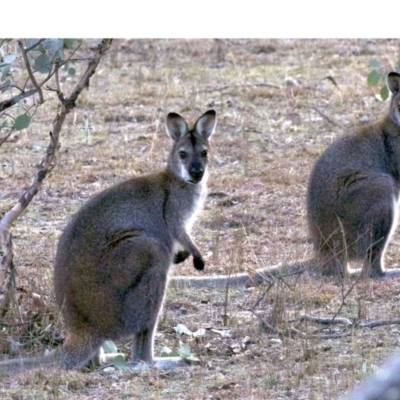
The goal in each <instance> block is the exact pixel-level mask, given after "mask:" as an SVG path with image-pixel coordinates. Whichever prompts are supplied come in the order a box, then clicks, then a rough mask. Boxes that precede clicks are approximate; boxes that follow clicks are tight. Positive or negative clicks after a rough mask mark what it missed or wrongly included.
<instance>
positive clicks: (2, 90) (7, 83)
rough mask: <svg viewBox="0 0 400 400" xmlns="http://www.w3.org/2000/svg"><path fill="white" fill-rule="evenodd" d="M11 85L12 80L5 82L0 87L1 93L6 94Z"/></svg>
mask: <svg viewBox="0 0 400 400" xmlns="http://www.w3.org/2000/svg"><path fill="white" fill-rule="evenodd" d="M10 85H11V80H10V79H6V80H5V81H4V83H3V84H2V85H1V87H0V90H1V92H5V91H6V90H7V89H8V87H9V86H10Z"/></svg>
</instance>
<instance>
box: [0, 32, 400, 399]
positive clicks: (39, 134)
mask: <svg viewBox="0 0 400 400" xmlns="http://www.w3.org/2000/svg"><path fill="white" fill-rule="evenodd" d="M398 50H399V43H398V41H395V40H366V39H362V40H355V39H352V40H317V39H315V40H294V39H282V40H237V39H235V40H117V41H115V42H114V43H113V46H112V49H111V51H110V53H109V54H107V56H106V57H105V58H104V59H103V60H102V62H101V65H100V66H99V68H98V71H97V73H96V75H95V77H94V78H93V79H92V82H91V87H90V90H89V91H87V92H85V93H84V95H83V96H82V97H81V98H80V101H79V104H78V107H77V109H76V111H75V114H74V115H72V116H70V117H69V118H68V121H67V123H66V124H65V126H64V129H63V132H62V136H61V142H62V147H61V151H60V154H59V157H58V164H57V166H56V168H55V169H54V170H53V172H52V174H51V176H49V177H48V179H47V180H46V182H45V184H44V186H43V190H42V191H41V192H40V193H39V194H38V195H37V196H36V198H35V199H34V201H33V202H32V204H31V205H30V207H29V209H28V210H27V211H26V212H25V214H23V216H21V218H20V219H19V220H18V221H17V223H16V225H15V227H14V230H13V234H14V237H15V244H16V247H17V249H16V257H15V263H16V267H17V269H18V278H17V279H18V281H17V284H18V293H17V297H16V301H15V303H14V305H13V308H12V310H10V312H9V314H8V317H7V322H9V323H13V322H19V321H26V320H27V319H29V318H31V317H33V316H35V315H37V318H36V320H35V322H34V323H33V324H32V325H31V326H30V327H29V329H26V330H24V329H22V328H20V327H16V328H13V329H10V328H3V329H2V331H1V336H0V346H1V347H2V349H3V350H2V351H3V353H4V354H3V358H7V357H9V355H8V354H7V349H8V347H9V346H8V344H9V342H10V340H15V341H19V342H20V343H21V346H20V347H19V350H18V352H21V353H22V354H37V353H41V352H43V351H44V350H45V349H49V348H52V347H53V346H54V345H53V344H52V342H51V340H52V338H53V337H54V330H55V331H56V332H62V321H61V320H60V319H59V316H58V313H57V310H56V308H55V306H54V295H53V289H52V259H53V256H54V252H55V247H56V243H57V238H58V236H59V234H60V231H61V230H62V228H63V226H65V224H66V222H67V221H68V220H69V218H70V216H71V214H72V213H73V212H75V211H76V210H77V209H78V208H79V207H80V206H81V205H82V204H83V203H84V202H85V201H86V199H87V198H88V197H89V196H90V195H92V194H94V193H96V192H98V191H99V190H101V189H103V188H106V187H108V186H110V185H112V184H114V183H116V182H119V181H121V180H123V179H125V178H128V177H130V176H132V175H138V174H142V173H145V172H148V171H151V170H154V169H158V168H162V167H163V165H164V164H165V160H166V156H167V154H168V148H169V146H170V143H169V139H168V137H167V136H166V134H165V133H164V132H165V126H164V123H165V117H166V114H167V113H168V112H171V111H174V112H178V113H180V114H181V115H183V116H184V117H185V118H187V119H188V120H191V121H194V120H195V119H196V118H197V117H198V116H199V115H200V114H201V113H203V112H204V111H206V110H207V109H209V108H214V109H215V110H216V111H217V113H218V128H217V131H216V133H215V135H214V136H213V138H212V145H213V149H212V158H211V165H210V180H209V197H208V199H207V202H206V206H205V209H204V211H203V213H202V214H201V216H200V218H199V221H198V223H197V225H196V226H195V227H194V231H193V236H194V237H195V239H196V241H197V243H198V245H199V247H200V249H201V250H202V251H203V253H204V255H205V258H206V261H207V265H206V269H205V271H204V273H206V274H221V273H232V272H237V271H244V270H250V271H251V270H253V269H256V268H260V267H264V266H268V265H274V264H277V263H279V262H285V261H291V260H299V259H306V258H309V257H311V247H310V243H309V240H308V235H307V228H306V215H305V193H306V185H307V179H308V176H309V173H310V170H311V168H312V165H313V163H314V162H315V160H316V158H317V157H318V156H319V155H320V154H321V152H322V151H323V150H324V149H325V148H326V146H327V145H328V144H329V143H330V142H331V141H332V139H334V138H335V137H337V136H338V135H341V134H343V133H344V132H346V131H347V130H349V129H353V128H354V127H357V126H359V125H360V124H362V123H363V122H362V121H365V120H367V119H371V120H372V119H375V118H377V117H379V116H381V115H383V114H384V113H385V112H386V109H387V104H385V103H383V102H381V101H379V100H378V99H377V98H376V96H375V94H376V92H377V91H378V90H377V89H376V88H373V89H371V88H368V87H367V84H366V77H367V74H368V72H369V71H370V68H369V66H368V65H369V62H370V60H372V59H378V60H379V61H381V63H382V65H383V69H384V70H385V71H390V70H392V69H393V68H394V65H395V63H396V60H397V57H398ZM83 56H84V54H83ZM327 77H331V78H333V80H334V82H335V83H336V85H335V84H334V82H333V81H332V79H326V78H327ZM70 79H72V81H71V82H68V81H67V82H65V87H66V88H67V87H68V84H69V83H74V81H73V79H76V78H70ZM66 90H67V89H66ZM56 104H57V103H56V100H49V101H48V103H47V104H46V105H45V106H43V107H42V108H41V109H40V110H39V111H38V113H37V114H36V117H35V118H36V119H35V123H33V124H32V125H31V126H30V127H29V128H28V129H27V130H26V131H23V132H22V133H20V134H18V135H15V136H14V137H13V138H12V140H11V141H10V142H8V143H6V144H4V145H3V146H2V147H1V148H0V185H1V186H0V187H1V189H0V212H5V211H7V210H8V209H9V208H10V207H11V206H12V205H13V204H15V202H16V201H17V199H18V197H19V195H20V194H21V191H22V190H23V189H24V188H25V187H27V185H29V183H30V181H31V179H32V177H33V175H34V174H35V171H36V169H35V168H36V164H37V163H38V162H39V161H40V159H41V157H42V155H43V152H44V151H45V148H46V147H47V135H48V129H49V126H50V123H51V122H52V119H53V118H54V112H55V107H56ZM399 245H400V243H399V236H395V237H394V239H393V241H392V243H391V245H390V246H389V251H388V254H387V257H386V264H387V266H388V267H396V266H398V264H399V263H400V257H399V256H398V251H397V249H398V248H399ZM173 273H174V274H184V275H194V274H197V273H196V272H195V271H194V269H193V267H192V265H191V262H185V264H183V265H179V266H177V268H176V271H174V272H173ZM354 283H355V282H354V280H348V281H347V280H346V281H344V282H340V281H338V280H334V279H332V280H329V279H324V280H318V281H315V280H311V279H309V278H308V277H307V276H304V277H301V278H300V279H299V278H298V277H292V278H290V279H289V278H288V279H285V281H279V282H276V283H275V284H274V285H273V286H272V287H271V288H269V289H268V288H267V287H266V286H262V287H257V288H249V289H246V288H239V289H229V290H225V289H212V290H211V289H190V288H183V289H179V290H178V289H171V290H169V292H168V296H167V300H166V303H165V307H164V313H163V316H162V318H161V321H160V325H159V333H158V334H157V337H156V348H155V351H156V354H159V353H160V350H161V348H162V347H163V346H165V345H167V346H169V347H171V348H175V347H177V346H178V342H179V339H181V340H182V341H183V342H185V343H189V344H190V346H191V350H192V352H193V353H194V354H196V355H197V356H198V357H199V359H200V363H198V364H196V365H193V366H191V367H190V368H187V369H183V370H175V371H172V372H157V371H145V372H142V373H140V374H137V373H136V374H134V373H131V372H127V371H119V370H115V369H111V370H106V371H104V370H96V371H94V372H90V373H87V372H85V373H83V372H77V371H75V372H68V373H66V372H60V371H56V370H55V371H52V370H50V371H49V370H42V371H29V372H24V373H21V374H18V375H16V376H13V377H8V378H4V379H3V380H2V382H1V383H0V396H1V398H4V399H53V398H65V399H193V400H194V399H196V400H197V399H207V400H211V399H212V400H214V399H228V398H229V399H282V400H283V399H309V400H311V399H315V400H316V399H335V398H337V397H338V396H339V395H341V394H343V393H345V392H346V391H347V390H348V389H349V388H351V387H353V386H354V385H355V384H356V382H357V381H359V380H360V379H362V378H363V377H365V376H366V375H368V374H369V373H370V372H371V371H373V369H374V367H375V366H377V365H379V364H380V363H381V362H382V360H383V359H384V358H385V357H386V356H387V355H388V354H390V353H392V351H393V350H394V349H395V348H396V347H397V346H398V342H399V338H400V329H399V327H398V325H395V324H392V325H385V326H381V327H376V328H373V329H362V328H359V327H358V328H357V327H356V328H354V329H353V330H351V329H345V330H344V328H343V326H342V325H339V326H331V327H330V328H324V327H323V326H321V325H318V324H315V323H310V322H308V323H304V322H303V323H302V322H295V321H296V319H297V318H298V317H299V316H300V315H301V314H304V313H308V314H311V315H314V316H331V317H332V316H334V315H336V314H338V316H340V317H346V318H348V319H350V320H351V321H357V320H358V319H362V320H369V319H390V318H396V317H398V314H399V300H400V299H399V297H400V282H399V280H392V281H387V282H373V281H367V282H357V283H356V284H355V285H354ZM32 293H36V294H37V295H38V296H36V297H35V296H32ZM262 295H264V297H262V299H261V300H260V301H259V303H258V304H257V310H258V311H259V312H260V315H261V317H262V318H264V319H265V320H267V321H268V322H269V323H271V324H272V325H273V326H275V327H277V329H278V330H279V331H280V333H281V334H277V333H270V332H267V331H265V329H264V328H263V327H262V326H261V325H260V323H259V320H258V319H257V318H256V317H255V316H254V315H253V314H252V313H251V312H249V311H245V310H246V309H250V308H252V307H253V306H254V305H255V304H256V302H257V300H259V299H260V297H261V296H262ZM243 309H245V310H243ZM177 324H184V325H186V326H187V327H188V328H189V329H191V330H192V331H196V330H197V329H200V328H204V329H205V335H204V336H202V337H200V338H197V339H195V338H192V337H189V336H187V335H183V336H182V337H178V335H177V334H176V333H175V331H174V329H173V328H174V327H175V326H177ZM293 327H295V328H296V329H297V331H298V332H296V331H295V330H294V329H293ZM322 328H324V329H322ZM321 329H322V330H321ZM344 332H350V335H344V334H343V335H342V333H344ZM313 334H325V335H326V334H329V335H331V334H338V335H337V336H339V337H337V338H334V337H323V338H317V337H313V336H312V335H313ZM331 336H332V335H331ZM119 346H120V349H121V350H123V351H128V350H129V343H128V342H123V343H120V344H119ZM14 356H16V355H14Z"/></svg>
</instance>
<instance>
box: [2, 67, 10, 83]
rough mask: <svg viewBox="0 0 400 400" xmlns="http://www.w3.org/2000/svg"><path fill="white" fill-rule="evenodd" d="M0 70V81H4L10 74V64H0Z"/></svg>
mask: <svg viewBox="0 0 400 400" xmlns="http://www.w3.org/2000/svg"><path fill="white" fill-rule="evenodd" d="M0 72H1V73H2V75H1V81H2V82H4V81H5V80H6V79H7V77H8V76H9V75H10V74H11V66H10V64H3V65H2V66H0Z"/></svg>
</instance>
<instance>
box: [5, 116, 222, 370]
mask: <svg viewBox="0 0 400 400" xmlns="http://www.w3.org/2000/svg"><path fill="white" fill-rule="evenodd" d="M215 126H216V113H215V111H214V110H210V111H207V112H206V113H205V114H203V115H202V116H201V117H200V118H199V119H198V120H197V122H196V123H195V125H194V128H193V129H189V128H188V125H187V123H186V122H185V120H184V119H183V118H182V117H181V116H179V115H178V114H175V113H170V114H168V117H167V132H168V134H169V136H170V137H171V138H172V139H173V141H174V145H173V148H172V151H171V153H170V155H169V159H168V165H167V168H166V169H165V170H164V171H161V172H157V173H153V174H151V175H147V176H142V177H134V178H132V179H129V180H127V181H125V182H122V183H120V184H117V185H116V186H113V187H111V188H109V189H107V190H105V191H103V192H101V193H99V194H97V195H96V196H94V197H93V198H92V199H91V200H89V201H88V202H87V203H86V204H85V205H84V206H83V207H82V208H81V209H80V211H78V212H77V214H76V215H75V216H74V217H73V219H72V220H71V222H70V223H69V224H68V226H67V227H66V228H65V230H64V232H63V234H62V235H61V237H60V240H59V244H58V249H57V254H56V258H55V267H54V289H55V295H56V300H57V303H58V306H59V307H60V310H61V313H62V316H63V318H64V323H65V329H66V338H65V342H64V344H63V346H62V349H61V351H60V352H59V354H58V355H57V359H58V362H57V364H59V365H61V367H63V368H66V369H72V368H76V367H80V366H82V365H84V364H85V363H86V362H87V361H88V360H89V359H90V358H91V357H92V356H93V355H94V354H95V353H96V351H97V350H98V349H99V347H100V346H101V344H102V343H103V342H104V341H105V340H117V339H120V338H123V337H126V336H131V337H132V351H131V361H132V362H133V363H136V362H140V361H144V362H146V363H147V364H149V365H154V366H155V367H159V368H172V367H174V366H177V365H181V364H185V363H184V362H183V361H181V360H180V359H179V358H173V357H171V358H164V357H163V358H161V359H153V340H154V333H155V329H156V325H157V320H158V315H159V313H160V310H161V307H162V303H163V299H164V293H165V290H166V286H167V275H168V271H169V269H170V266H171V264H172V263H173V262H175V263H179V262H182V261H183V260H185V259H186V258H187V257H188V256H190V255H193V262H194V266H195V268H196V269H198V270H202V269H203V268H204V261H203V258H202V256H201V254H200V251H199V250H198V248H197V247H196V245H195V244H194V243H193V241H192V239H191V238H190V236H189V230H190V227H191V224H192V223H193V218H194V217H195V215H196V213H197V211H198V210H199V208H200V207H201V205H202V203H203V200H204V198H205V195H206V181H207V164H208V157H207V153H208V150H209V142H208V140H209V138H210V136H211V135H212V133H213V132H214V129H215ZM178 249H180V250H179V251H178ZM15 361H17V362H18V360H15ZM42 361H43V360H42ZM49 361H50V360H49ZM19 363H21V362H19ZM2 364H3V363H2ZM22 364H24V365H26V366H29V365H30V363H29V362H27V360H26V361H25V362H23V363H22ZM32 364H35V365H36V364H37V363H34V362H32Z"/></svg>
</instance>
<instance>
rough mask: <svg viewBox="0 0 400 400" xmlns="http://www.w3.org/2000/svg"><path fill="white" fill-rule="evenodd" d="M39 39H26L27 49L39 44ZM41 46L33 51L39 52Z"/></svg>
mask: <svg viewBox="0 0 400 400" xmlns="http://www.w3.org/2000/svg"><path fill="white" fill-rule="evenodd" d="M38 40H39V39H26V47H31V46H33V45H34V44H35V43H37V41H38ZM39 50H40V49H39V46H36V47H35V48H33V49H32V50H31V51H39Z"/></svg>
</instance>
